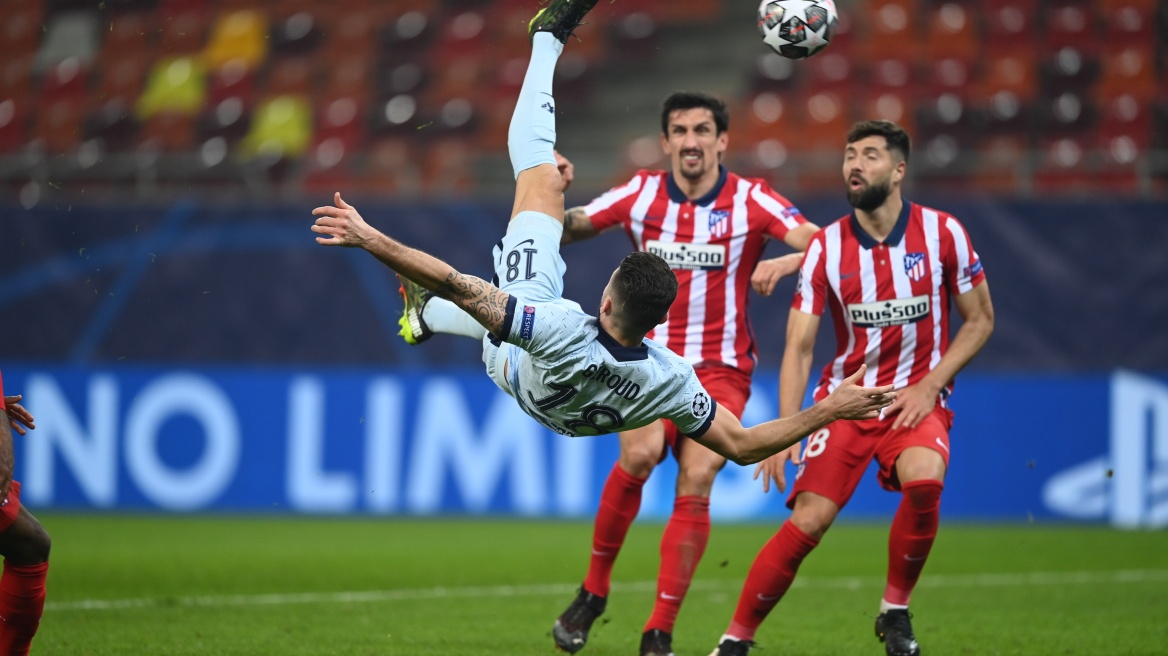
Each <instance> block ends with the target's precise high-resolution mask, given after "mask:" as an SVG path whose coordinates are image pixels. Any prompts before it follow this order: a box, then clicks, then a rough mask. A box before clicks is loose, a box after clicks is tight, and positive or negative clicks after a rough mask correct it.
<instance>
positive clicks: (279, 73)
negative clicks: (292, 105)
mask: <svg viewBox="0 0 1168 656" xmlns="http://www.w3.org/2000/svg"><path fill="white" fill-rule="evenodd" d="M312 71H313V62H312V60H311V59H310V58H308V57H307V56H304V55H295V56H292V55H290V56H284V57H279V58H277V59H274V60H272V61H271V62H270V63H269V65H268V70H267V75H266V76H265V77H266V79H265V81H264V85H263V90H264V94H265V95H267V96H283V95H295V96H307V95H309V94H310V93H311V92H312Z"/></svg>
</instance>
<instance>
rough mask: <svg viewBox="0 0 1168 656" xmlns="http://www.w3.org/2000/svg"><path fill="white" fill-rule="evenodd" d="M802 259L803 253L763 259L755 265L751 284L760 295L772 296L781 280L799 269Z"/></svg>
mask: <svg viewBox="0 0 1168 656" xmlns="http://www.w3.org/2000/svg"><path fill="white" fill-rule="evenodd" d="M802 261H803V254H802V253H791V254H789V255H784V256H782V257H772V258H771V259H769V260H762V261H760V262H759V263H758V265H757V266H755V267H754V273H752V274H750V286H751V287H754V291H756V292H758V293H759V295H761V296H770V295H771V292H773V291H775V285H777V284H779V280H781V279H782V278H783V276H789V275H791V274H793V273H795V272H796V271H798V270H799V263H800V262H802Z"/></svg>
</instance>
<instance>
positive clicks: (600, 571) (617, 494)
mask: <svg viewBox="0 0 1168 656" xmlns="http://www.w3.org/2000/svg"><path fill="white" fill-rule="evenodd" d="M646 480H648V479H645V478H635V477H633V476H632V475H630V474H629V473H628V472H626V471H625V470H623V469H621V466H620V463H617V464H614V465H613V466H612V472H611V473H609V475H608V480H607V481H605V482H604V490H603V491H602V492H601V493H600V508H599V509H597V511H596V526H595V528H594V529H593V531H592V560H591V561H590V562H589V565H588V576H587V577H586V578H585V579H584V589H585V590H587V591H588V592H591V593H592V594H594V595H600V596H601V597H607V596H608V590H609V586H610V585H611V584H612V566H613V564H614V563H616V557H617V554H619V553H620V549H621V546H622V545H623V544H624V543H625V536H626V535H627V534H628V532H629V526H631V525H632V523H633V520H634V519H636V517H637V512H638V511H639V510H640V509H641V489H642V488H644V487H645V481H646Z"/></svg>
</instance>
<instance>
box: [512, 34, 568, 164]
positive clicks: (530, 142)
mask: <svg viewBox="0 0 1168 656" xmlns="http://www.w3.org/2000/svg"><path fill="white" fill-rule="evenodd" d="M563 50H564V44H563V43H561V42H560V40H559V39H557V38H556V37H554V36H552V34H551V33H550V32H536V33H535V35H534V37H533V38H532V39H531V61H529V62H528V63H527V75H526V76H525V77H524V78H523V88H522V89H520V91H519V100H518V101H516V103H515V113H514V114H512V115H511V127H510V128H509V129H508V130H507V150H508V152H509V153H510V155H511V166H512V168H514V169H515V177H516V178H518V177H519V173H520V172H521V171H525V170H527V169H530V168H532V167H535V166H539V165H540V164H552V165H555V163H556V157H555V154H554V151H553V149H554V148H555V145H556V101H555V99H554V98H552V76H553V75H554V73H555V71H556V60H558V59H559V58H560V53H561V52H563Z"/></svg>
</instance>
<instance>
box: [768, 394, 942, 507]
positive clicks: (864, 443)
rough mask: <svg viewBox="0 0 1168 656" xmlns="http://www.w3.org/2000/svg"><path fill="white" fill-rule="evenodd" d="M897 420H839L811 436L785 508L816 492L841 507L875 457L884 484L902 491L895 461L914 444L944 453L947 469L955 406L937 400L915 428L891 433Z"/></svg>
mask: <svg viewBox="0 0 1168 656" xmlns="http://www.w3.org/2000/svg"><path fill="white" fill-rule="evenodd" d="M895 420H896V417H895V416H892V417H888V418H887V419H864V420H861V421H851V420H847V419H841V420H839V421H835V422H832V423H830V424H828V425H827V426H824V427H823V428H820V429H819V430H817V431H815V432H814V433H812V434H811V435H810V436H808V438H807V439H806V440H805V441H804V443H803V464H802V465H799V471H798V473H796V474H795V484H794V485H792V486H791V495H790V496H789V497H787V507H788V508H794V507H795V497H796V496H798V494H799V493H800V492H814V493H815V494H818V495H820V496H825V497H827V498H828V499H831V500H832V501H834V502H835V503H836V505H837V506H839V507H840V508H843V507H844V506H845V505H846V504H847V503H848V500H849V499H851V498H852V493H853V492H855V491H856V486H857V485H859V483H860V479H861V478H862V477H863V476H864V472H865V471H866V470H867V469H868V463H869V462H870V461H871V460H872V458H873V457H874V458H876V462H877V463H879V464H880V474H879V477H880V485H881V486H882V487H883V488H884V489H885V490H899V489H900V481H899V480H897V477H896V469H895V466H896V459H897V458H899V457H900V454H901V453H903V452H904V450H905V449H907V448H909V447H910V446H923V447H925V448H929V449H932V450H934V451H936V452H937V453H940V454H941V457H942V458H944V459H945V468H946V469H948V468H949V428H950V427H951V426H952V425H953V411H952V410H950V409H949V408H946V407H943V406H942V405H941V404H940V403H938V404H937V406H936V407H934V408H933V412H931V413H930V414H929V416H927V417H925V418H924V420H923V421H921V423H919V424H917V426H916V428H905V427H903V426H902V427H901V428H900V429H898V430H896V431H893V430H891V428H892V422H893V421H895Z"/></svg>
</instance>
